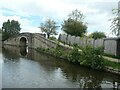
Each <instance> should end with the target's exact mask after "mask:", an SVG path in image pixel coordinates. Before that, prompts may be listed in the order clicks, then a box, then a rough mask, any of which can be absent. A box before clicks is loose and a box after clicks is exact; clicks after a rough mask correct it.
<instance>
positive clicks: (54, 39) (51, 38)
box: [49, 36, 57, 41]
mask: <svg viewBox="0 0 120 90" xmlns="http://www.w3.org/2000/svg"><path fill="white" fill-rule="evenodd" d="M49 39H50V40H53V41H57V39H56V37H54V36H51V37H49Z"/></svg>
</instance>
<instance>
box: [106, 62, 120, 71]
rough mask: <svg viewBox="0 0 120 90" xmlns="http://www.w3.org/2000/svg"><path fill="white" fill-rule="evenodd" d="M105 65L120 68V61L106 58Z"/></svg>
mask: <svg viewBox="0 0 120 90" xmlns="http://www.w3.org/2000/svg"><path fill="white" fill-rule="evenodd" d="M104 65H105V66H108V67H112V68H114V69H119V70H120V63H118V62H112V61H108V60H104Z"/></svg>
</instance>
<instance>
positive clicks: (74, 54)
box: [37, 44, 104, 70]
mask: <svg viewBox="0 0 120 90" xmlns="http://www.w3.org/2000/svg"><path fill="white" fill-rule="evenodd" d="M81 49H82V51H81ZM37 50H38V51H43V52H44V53H48V54H50V55H53V56H55V57H60V58H64V59H67V60H68V61H70V62H73V63H79V64H80V65H82V66H87V67H90V68H92V69H97V70H102V69H103V68H104V62H103V61H104V59H103V57H102V55H103V51H102V50H101V48H92V47H90V46H86V47H85V48H80V47H79V46H77V45H74V46H73V49H71V50H69V51H67V52H66V51H65V50H64V49H63V48H62V47H61V46H59V44H58V45H57V46H56V48H55V49H41V48H37Z"/></svg>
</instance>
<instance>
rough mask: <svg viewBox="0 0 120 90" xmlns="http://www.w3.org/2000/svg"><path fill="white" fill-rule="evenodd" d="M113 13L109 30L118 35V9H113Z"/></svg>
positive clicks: (119, 19)
mask: <svg viewBox="0 0 120 90" xmlns="http://www.w3.org/2000/svg"><path fill="white" fill-rule="evenodd" d="M112 11H113V14H115V17H114V18H112V19H110V20H111V21H112V23H111V26H110V27H111V31H112V33H113V34H115V35H116V36H119V35H120V9H113V10H112Z"/></svg>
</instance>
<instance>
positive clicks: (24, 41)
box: [19, 36, 28, 46]
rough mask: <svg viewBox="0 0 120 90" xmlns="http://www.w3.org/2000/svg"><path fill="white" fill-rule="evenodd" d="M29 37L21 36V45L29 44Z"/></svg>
mask: <svg viewBox="0 0 120 90" xmlns="http://www.w3.org/2000/svg"><path fill="white" fill-rule="evenodd" d="M27 44H28V39H27V37H25V36H22V37H20V45H19V46H27Z"/></svg>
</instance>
